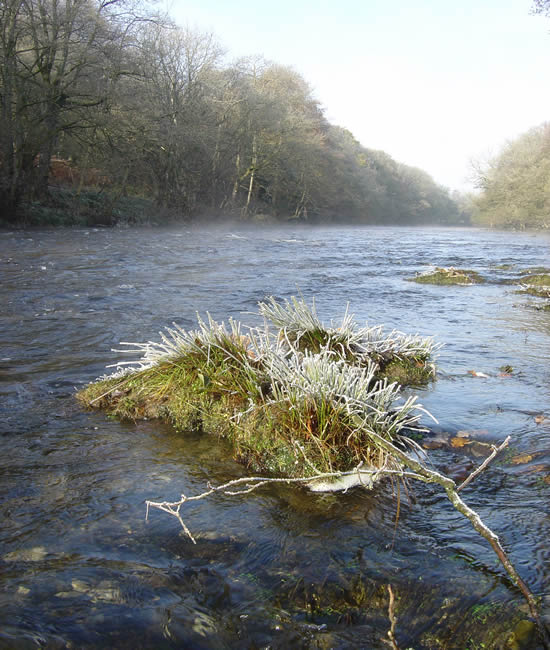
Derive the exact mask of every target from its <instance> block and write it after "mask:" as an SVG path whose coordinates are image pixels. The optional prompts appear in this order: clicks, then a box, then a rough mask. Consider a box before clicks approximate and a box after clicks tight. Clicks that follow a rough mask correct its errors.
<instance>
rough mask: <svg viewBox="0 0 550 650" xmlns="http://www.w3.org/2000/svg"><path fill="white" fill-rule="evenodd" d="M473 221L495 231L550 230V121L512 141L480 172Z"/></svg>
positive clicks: (479, 170)
mask: <svg viewBox="0 0 550 650" xmlns="http://www.w3.org/2000/svg"><path fill="white" fill-rule="evenodd" d="M477 184H478V187H479V189H480V190H481V193H480V194H479V195H477V196H475V197H474V199H473V211H472V222H473V223H474V224H476V225H480V226H489V227H492V228H493V227H494V228H517V229H523V228H550V122H546V123H544V124H541V125H540V126H536V127H534V128H532V129H530V130H529V131H527V133H524V134H523V135H521V136H519V137H518V138H516V139H515V140H512V141H511V142H509V143H508V144H507V145H506V146H505V147H504V148H503V150H502V151H501V152H500V154H499V155H497V156H495V157H494V158H492V159H491V160H489V161H488V162H487V163H486V164H485V165H483V166H481V167H480V168H479V169H478V170H477Z"/></svg>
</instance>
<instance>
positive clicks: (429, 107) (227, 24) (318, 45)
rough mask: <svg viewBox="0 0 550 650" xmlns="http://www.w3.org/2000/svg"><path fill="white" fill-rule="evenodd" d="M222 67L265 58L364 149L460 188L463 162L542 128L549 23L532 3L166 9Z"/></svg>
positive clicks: (548, 85) (203, 3)
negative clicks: (309, 92)
mask: <svg viewBox="0 0 550 650" xmlns="http://www.w3.org/2000/svg"><path fill="white" fill-rule="evenodd" d="M167 6H168V7H169V12H170V13H171V14H172V16H174V18H175V19H176V20H177V22H178V23H180V24H187V25H189V26H190V27H193V28H197V29H199V30H200V31H211V32H214V33H215V34H216V36H217V37H218V40H219V41H220V43H221V44H222V45H223V46H224V47H225V48H226V50H227V53H228V58H229V59H232V58H238V57H240V56H246V55H253V54H262V55H264V56H265V57H266V58H267V59H270V60H273V61H275V62H277V63H282V64H286V65H291V66H292V67H294V69H295V70H297V71H298V72H299V73H301V74H302V75H303V76H304V78H305V79H306V80H307V81H308V82H309V83H310V84H311V86H312V87H313V89H314V92H315V95H316V97H317V98H318V99H319V100H320V102H321V104H322V105H323V106H324V108H325V111H326V115H327V117H328V118H329V120H330V121H331V122H333V123H335V124H340V125H341V126H345V127H346V128H348V129H349V130H350V131H352V133H353V134H354V135H355V136H356V137H357V138H358V139H359V140H360V141H361V143H362V144H364V145H365V146H366V147H371V148H375V149H383V150H385V151H387V152H388V153H389V154H390V155H392V156H393V157H394V158H396V159H397V160H399V161H401V162H404V163H407V164H409V165H415V166H417V167H421V168H422V169H425V170H426V171H427V172H429V173H430V174H431V175H432V176H433V177H434V178H435V180H437V181H438V182H440V183H442V184H444V185H446V186H448V187H450V188H451V189H455V188H456V189H469V186H468V183H467V180H466V179H467V177H468V175H469V173H470V172H469V161H470V159H471V158H476V159H483V158H484V157H487V156H488V155H490V154H494V153H497V152H498V150H499V148H500V147H501V146H502V145H503V144H504V143H505V142H506V140H507V139H510V138H514V137H515V136H517V135H519V134H520V133H522V132H524V131H526V130H527V129H529V128H530V127H532V126H535V125H537V124H540V123H541V122H543V121H545V120H550V19H547V18H544V17H542V16H532V15H530V13H529V12H530V9H531V2H530V0H461V2H457V1H456V0H453V1H451V0H410V1H408V2H407V1H405V0H393V1H392V0H385V1H382V0H363V1H362V2H361V1H359V0H332V1H326V0H316V1H313V0H294V1H291V0H278V1H277V2H273V3H269V2H266V0H260V2H258V0H172V1H171V2H170V3H169V4H168V5H167Z"/></svg>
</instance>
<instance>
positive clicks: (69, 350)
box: [0, 226, 550, 648]
mask: <svg viewBox="0 0 550 650" xmlns="http://www.w3.org/2000/svg"><path fill="white" fill-rule="evenodd" d="M502 265H509V266H507V267H506V268H499V267H502ZM434 266H445V267H448V266H455V267H457V268H466V269H473V270H475V271H478V272H479V273H481V275H483V276H484V278H485V279H486V280H487V281H486V283H484V284H481V285H475V286H466V287H460V286H457V287H453V286H451V287H440V286H431V285H422V284H416V283H412V282H408V281H406V278H410V277H412V276H414V275H415V273H416V272H419V271H425V270H428V269H429V268H431V267H434ZM535 266H546V267H548V266H550V235H548V234H541V233H537V234H534V233H501V232H485V231H477V230H473V229H472V230H470V229H464V230H461V229H429V228H414V229H413V228H360V227H357V228H347V227H346V228H328V227H326V228H286V229H282V228H266V229H262V230H246V229H243V228H241V227H239V226H234V227H233V228H232V229H230V228H228V227H220V228H218V229H210V230H203V229H185V228H179V229H175V228H174V229H154V230H153V229H128V230H122V229H121V230H106V229H99V230H93V229H87V230H84V229H75V230H63V231H60V230H55V231H54V230H44V231H40V230H32V231H13V232H7V231H4V232H1V233H0V275H1V278H2V282H1V285H0V300H1V304H2V315H1V318H0V334H1V340H2V349H1V352H0V416H1V431H0V433H1V437H0V444H1V445H2V449H1V454H0V516H1V521H2V526H1V527H0V575H1V578H0V647H5V648H12V647H36V646H37V645H38V646H39V647H40V646H46V647H52V648H57V647H60V648H61V647H68V644H69V645H70V644H72V647H97V648H100V647H117V648H118V647H120V648H148V647H155V648H161V647H167V648H169V647H193V648H195V647H196V648H225V647H265V646H268V645H271V647H305V648H309V647H311V648H316V647H369V648H377V647H387V646H385V645H383V643H382V641H381V640H380V639H381V638H382V637H385V635H386V632H387V629H388V625H389V624H388V620H387V616H386V613H387V595H386V592H385V591H384V590H385V586H386V585H387V584H388V583H391V584H392V586H393V588H394V590H395V591H396V593H397V594H399V595H400V596H401V605H400V608H401V609H399V610H398V626H397V639H398V642H399V643H400V644H402V647H409V646H413V647H415V648H421V647H430V646H429V645H426V643H427V642H426V638H427V636H426V635H427V634H428V633H430V634H432V635H433V636H434V637H435V636H437V637H438V638H440V639H443V641H445V639H447V641H446V642H447V643H448V645H447V646H446V647H449V648H451V647H453V646H452V642H451V639H452V638H453V635H456V634H460V633H461V630H463V628H464V626H466V625H467V624H468V622H467V621H468V612H471V608H472V607H473V606H475V605H476V604H481V605H491V606H492V605H493V604H494V603H497V604H503V605H505V606H510V607H521V605H522V599H521V596H520V595H519V594H518V592H517V591H515V590H514V589H513V588H512V587H511V586H510V584H509V582H508V581H507V579H506V578H505V574H504V571H503V569H502V568H501V567H500V566H499V565H498V563H497V562H496V560H495V559H494V557H493V554H492V552H491V551H490V549H489V548H488V547H487V545H486V544H485V542H484V541H483V540H481V539H480V538H478V537H477V535H476V534H475V533H474V531H473V530H472V529H471V528H470V526H469V524H468V523H467V522H466V521H465V520H463V518H462V517H461V516H460V515H458V513H456V512H455V511H454V510H452V508H451V507H450V505H448V503H447V500H446V498H445V497H444V496H442V495H441V494H439V492H438V491H437V490H434V489H431V488H427V487H425V486H414V497H415V500H416V503H414V504H413V503H409V500H408V499H407V498H404V499H403V502H402V507H401V513H400V519H399V524H398V527H397V532H396V534H395V539H394V524H395V513H396V510H395V497H394V495H393V494H392V487H391V485H387V486H384V487H382V488H380V489H379V490H377V491H376V492H372V493H368V492H363V491H359V490H353V491H350V492H349V493H347V494H344V495H338V496H334V495H313V494H310V493H308V492H307V491H305V490H296V489H290V488H288V487H271V488H269V489H268V488H266V489H263V490H259V491H257V492H255V493H252V494H250V495H247V496H246V497H244V498H231V497H227V496H223V495H219V494H218V495H214V496H213V497H211V498H210V499H208V500H205V501H202V502H201V503H200V505H199V504H195V505H189V506H188V507H187V509H186V510H185V511H184V513H183V514H184V517H185V520H186V523H187V524H188V525H189V527H190V528H191V530H192V532H193V534H194V535H195V536H196V537H197V540H198V544H197V545H196V546H193V545H192V544H191V543H190V542H189V540H187V539H186V538H185V536H183V535H182V533H181V530H180V528H179V524H178V523H177V521H176V520H175V519H173V518H171V517H168V516H167V515H164V514H162V513H158V512H154V513H151V516H150V519H149V522H147V523H146V522H145V521H144V516H145V507H144V501H145V499H152V500H163V499H168V500H176V499H178V498H179V495H180V494H181V492H182V491H183V492H185V493H186V494H188V495H190V494H195V493H198V492H202V491H203V490H204V489H205V487H206V484H207V481H209V480H211V481H212V482H214V483H221V482H225V481H227V480H230V479H231V478H236V477H239V476H244V475H246V469H245V468H244V467H242V466H240V465H238V464H237V463H235V462H234V461H232V460H231V456H230V450H229V449H228V447H227V446H226V444H225V443H224V442H223V441H219V440H217V439H216V438H214V437H209V436H202V437H201V436H197V435H190V434H187V435H185V434H182V433H178V432H175V431H173V430H172V429H171V427H169V426H167V425H164V424H161V423H158V422H152V421H151V422H138V423H135V424H134V423H129V422H118V421H115V420H112V419H109V418H107V417H105V415H104V414H103V413H101V412H86V411H84V410H83V409H82V408H80V406H79V405H78V404H77V403H76V401H75V399H74V392H75V389H78V388H79V387H82V386H83V385H84V384H86V383H87V382H89V381H91V380H93V379H95V378H96V377H98V376H99V375H102V374H103V373H104V372H105V366H106V365H108V364H112V363H114V362H115V361H116V360H118V359H119V358H120V357H121V355H120V354H117V353H114V352H112V351H111V348H116V347H118V343H119V342H120V341H136V342H141V341H146V340H158V339H159V336H158V332H159V331H160V330H162V329H163V328H164V327H165V326H170V325H171V323H172V322H173V321H175V322H177V323H178V324H179V325H181V326H182V327H184V328H192V327H194V325H195V323H196V312H199V313H200V314H201V315H203V316H204V315H205V314H206V312H209V313H210V314H211V315H212V317H213V318H214V319H217V320H222V319H227V318H228V317H229V316H231V317H233V318H236V319H239V320H242V321H243V322H245V323H248V324H255V323H257V317H256V316H254V315H253V314H252V315H251V314H249V313H248V312H255V311H256V305H257V302H258V301H259V300H263V299H264V298H266V297H267V296H270V295H273V296H275V297H278V298H288V297H290V296H291V295H296V294H297V293H298V292H300V293H301V294H302V295H303V296H304V298H305V299H306V300H308V301H310V300H311V299H312V298H313V297H315V300H316V305H317V310H318V312H319V314H320V316H321V317H322V318H323V319H325V320H327V321H329V320H330V319H331V318H334V319H338V318H339V317H341V316H342V315H343V313H344V311H345V309H346V304H347V303H348V302H349V304H350V311H351V312H352V313H354V314H355V318H356V320H357V321H358V322H360V323H363V322H364V321H368V322H369V324H372V325H375V324H379V323H381V324H384V326H385V328H386V329H387V330H392V329H393V328H396V329H398V330H401V331H404V332H407V333H419V334H422V335H426V336H434V337H435V339H436V340H437V341H438V342H441V343H443V344H444V347H443V348H442V350H441V351H440V353H439V358H438V362H437V368H438V377H437V380H436V382H434V384H433V385H431V386H430V387H428V388H426V389H424V390H421V391H418V393H419V395H420V397H419V401H420V402H421V403H422V404H423V405H424V406H425V407H426V408H427V409H428V410H429V411H430V412H431V413H432V414H433V415H434V416H435V417H436V418H437V420H438V424H435V423H433V422H431V421H430V420H428V419H427V418H426V420H425V423H426V425H427V426H429V427H430V428H432V429H433V430H434V431H436V432H441V433H445V434H446V435H448V434H456V433H457V432H458V431H460V430H466V431H478V432H479V431H482V433H480V435H481V436H483V439H484V440H486V441H489V442H499V441H502V440H504V438H505V437H506V436H507V435H511V436H512V442H511V448H512V449H511V451H510V453H509V454H507V456H506V458H505V459H502V460H501V462H497V463H494V464H493V465H491V466H490V468H489V469H488V470H487V471H486V472H485V473H484V474H483V475H482V477H480V478H479V479H478V481H477V482H476V483H475V484H474V485H473V486H472V487H471V488H468V492H467V493H464V497H465V500H466V501H467V502H468V503H469V504H470V505H471V506H472V507H474V508H476V509H477V510H478V511H479V512H480V514H481V516H482V517H483V518H485V520H486V521H487V523H488V524H489V525H490V526H491V527H492V528H493V529H494V530H495V532H497V533H498V534H499V536H500V538H501V540H502V542H503V544H504V546H505V548H506V549H507V550H509V551H510V554H511V557H512V560H513V561H514V562H515V564H516V566H517V568H518V569H519V571H520V573H521V574H522V576H523V577H524V579H526V581H527V582H528V583H529V585H530V586H531V588H532V589H533V591H534V592H535V593H536V594H537V595H540V596H541V597H542V598H543V603H544V604H543V614H545V615H547V616H548V615H550V603H549V579H550V572H549V550H548V543H547V540H548V539H549V538H550V518H549V515H548V499H549V495H550V485H549V484H548V483H547V482H545V481H544V480H542V477H544V476H548V475H549V473H550V363H549V357H550V313H549V312H543V311H537V310H536V309H534V308H533V305H535V304H538V303H537V300H536V299H535V298H531V297H529V296H523V295H518V294H516V293H515V291H516V288H517V287H516V286H514V285H509V284H503V282H504V281H505V280H507V279H509V278H512V277H516V276H517V275H518V274H519V273H520V271H521V270H522V269H527V268H531V267H535ZM503 365H510V366H512V367H513V369H514V372H513V373H512V375H511V376H507V377H503V376H501V372H500V370H499V368H500V367H501V366H503ZM469 370H476V371H478V372H483V373H484V374H486V375H488V378H475V377H473V376H472V375H471V374H469V373H468V371H469ZM540 414H545V415H546V419H545V420H544V421H542V422H540V423H538V424H537V423H536V421H535V417H536V416H537V415H540ZM520 455H528V456H531V457H532V461H525V462H522V463H517V464H515V463H514V462H512V461H511V460H510V458H512V457H517V456H520ZM430 456H431V458H432V462H433V463H434V465H435V466H436V467H439V468H440V469H442V470H444V471H447V472H449V473H450V474H451V475H459V474H460V473H461V472H466V473H467V472H468V471H470V469H471V468H472V467H474V466H475V465H476V464H477V463H479V462H480V460H479V459H477V458H472V457H471V456H469V455H468V454H467V453H466V452H464V451H461V450H452V449H447V448H446V449H440V450H436V451H434V452H430ZM507 459H508V460H507ZM407 644H408V645H407ZM442 647H445V646H442Z"/></svg>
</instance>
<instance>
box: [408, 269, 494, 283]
mask: <svg viewBox="0 0 550 650" xmlns="http://www.w3.org/2000/svg"><path fill="white" fill-rule="evenodd" d="M407 279H408V280H409V281H411V282H419V283H421V284H441V285H448V284H459V285H469V284H480V283H482V282H484V279H483V278H482V277H481V275H479V273H477V272H476V271H470V270H464V269H455V268H452V267H451V268H448V269H446V268H436V269H435V271H433V272H431V273H422V274H420V275H417V276H415V277H414V278H407Z"/></svg>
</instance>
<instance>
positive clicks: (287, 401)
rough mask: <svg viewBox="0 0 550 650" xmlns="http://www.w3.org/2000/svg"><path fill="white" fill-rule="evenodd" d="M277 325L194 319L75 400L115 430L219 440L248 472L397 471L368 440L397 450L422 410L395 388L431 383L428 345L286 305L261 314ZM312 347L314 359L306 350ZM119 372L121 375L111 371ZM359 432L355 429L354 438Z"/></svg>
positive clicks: (144, 347) (269, 306)
mask: <svg viewBox="0 0 550 650" xmlns="http://www.w3.org/2000/svg"><path fill="white" fill-rule="evenodd" d="M260 313H261V314H262V315H263V316H264V318H266V320H271V321H272V323H273V324H275V325H276V331H275V332H272V331H271V330H270V328H269V326H267V324H266V326H265V328H263V329H258V328H248V329H247V333H246V334H243V328H242V326H241V325H240V324H239V323H237V322H235V321H232V320H231V321H229V323H228V325H225V324H224V323H216V322H215V321H213V320H212V319H211V318H210V317H209V318H208V320H207V321H206V322H205V321H203V320H201V319H199V327H198V329H197V330H194V331H189V332H188V331H184V330H182V329H181V328H179V327H177V326H176V325H174V327H173V328H169V329H167V331H166V334H163V335H162V340H161V342H159V343H146V344H134V345H133V350H131V351H132V352H134V353H135V352H140V353H142V357H141V359H140V360H139V361H137V362H130V365H132V364H134V365H137V366H138V367H137V369H136V370H134V371H131V370H126V371H122V372H120V371H119V372H117V373H115V375H114V376H111V377H106V378H103V379H101V380H99V381H98V382H96V383H93V384H91V385H90V386H88V387H87V388H85V389H84V390H83V391H80V392H79V394H78V398H79V400H81V401H82V402H83V403H85V404H87V405H89V406H93V407H99V408H104V409H105V410H106V411H107V412H108V413H110V414H112V415H115V416H117V417H121V418H129V419H139V418H144V417H146V418H156V417H159V418H163V419H165V420H168V421H170V422H171V423H172V424H173V425H174V426H176V427H177V428H179V429H181V430H189V429H193V430H197V431H205V432H209V433H216V434H218V435H221V436H224V437H226V438H228V439H229V440H230V441H231V442H232V443H233V446H234V449H235V457H236V458H238V459H239V460H241V461H242V462H244V463H245V464H247V465H248V466H250V467H252V468H254V469H256V470H260V471H268V472H271V473H274V474H279V475H283V476H289V477H292V476H302V475H305V476H311V475H312V473H315V472H324V471H346V470H349V469H352V468H353V467H355V466H356V465H358V464H359V463H361V462H363V463H365V464H366V465H367V466H373V467H382V466H384V465H386V466H387V467H389V468H392V467H395V468H397V467H398V465H399V464H398V463H397V461H396V460H395V459H393V458H391V457H390V456H389V455H388V453H387V452H386V451H385V450H384V449H383V448H382V447H380V446H379V445H378V444H377V442H376V440H375V439H373V438H372V434H373V433H374V434H377V435H379V436H382V437H383V438H385V439H387V440H397V441H399V440H403V430H404V429H406V428H414V427H415V426H416V425H417V423H418V420H419V418H420V415H421V413H422V412H423V409H422V408H421V407H420V406H418V405H417V404H416V398H414V397H409V398H408V399H402V398H401V396H400V391H401V386H400V384H398V383H396V382H390V381H389V379H388V374H395V367H397V366H398V367H399V369H400V370H399V372H400V374H399V378H400V379H401V380H402V382H401V383H403V384H405V383H415V384H416V383H425V382H426V381H428V380H429V379H430V378H431V377H432V373H433V366H432V365H431V364H430V363H429V357H430V354H431V353H432V352H433V351H434V350H435V347H436V346H434V344H433V343H432V342H431V341H430V340H428V339H420V338H419V337H411V336H405V335H402V334H399V333H397V332H392V333H391V334H390V335H384V334H383V333H382V330H381V328H368V327H363V328H361V327H357V326H356V325H355V324H354V322H353V320H352V318H351V316H350V315H349V314H348V313H347V312H346V314H345V316H344V318H343V319H342V321H341V323H340V324H339V326H332V325H331V326H330V327H326V326H325V325H323V323H322V322H321V321H320V320H319V318H318V316H317V314H316V312H315V307H314V306H313V307H308V305H306V304H305V302H304V301H303V300H298V299H296V298H292V300H291V301H290V302H288V301H287V302H285V303H282V304H281V303H278V302H276V301H275V300H274V299H270V301H269V302H268V303H261V304H260ZM307 341H312V342H313V344H314V348H315V349H311V348H310V347H309V346H308V345H306V344H305V342H307ZM120 365H123V364H119V367H120ZM358 422H360V423H361V424H360V426H358V424H357V423H358Z"/></svg>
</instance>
